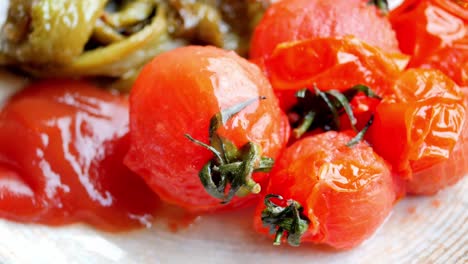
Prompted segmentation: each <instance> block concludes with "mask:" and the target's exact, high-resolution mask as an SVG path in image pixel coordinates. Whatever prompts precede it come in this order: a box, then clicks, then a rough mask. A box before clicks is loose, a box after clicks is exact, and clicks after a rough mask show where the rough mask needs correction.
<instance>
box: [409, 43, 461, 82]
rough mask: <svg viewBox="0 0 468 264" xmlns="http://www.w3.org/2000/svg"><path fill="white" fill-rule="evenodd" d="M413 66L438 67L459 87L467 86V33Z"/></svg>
mask: <svg viewBox="0 0 468 264" xmlns="http://www.w3.org/2000/svg"><path fill="white" fill-rule="evenodd" d="M413 66H414V67H418V68H423V69H438V70H440V71H442V72H443V73H444V74H446V75H447V76H448V77H450V78H451V79H452V80H454V81H455V82H456V83H457V84H458V85H459V86H461V87H468V35H467V36H466V37H465V39H463V40H460V41H456V42H454V43H453V45H452V46H449V47H445V48H442V49H439V50H437V51H436V52H434V53H432V54H430V56H428V57H426V58H424V59H423V60H422V61H421V62H420V64H419V65H413Z"/></svg>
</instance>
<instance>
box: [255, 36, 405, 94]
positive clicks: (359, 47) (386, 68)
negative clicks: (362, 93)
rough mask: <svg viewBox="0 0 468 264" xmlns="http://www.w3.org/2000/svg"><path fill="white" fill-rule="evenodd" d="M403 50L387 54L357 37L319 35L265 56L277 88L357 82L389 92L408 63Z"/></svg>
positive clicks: (335, 86)
mask: <svg viewBox="0 0 468 264" xmlns="http://www.w3.org/2000/svg"><path fill="white" fill-rule="evenodd" d="M407 60H408V58H407V57H406V56H404V55H401V54H393V55H389V54H385V53H384V52H382V51H381V50H379V49H377V48H374V47H372V46H370V45H367V44H366V43H364V42H362V41H360V40H358V39H357V38H354V37H344V38H316V39H309V40H303V41H296V42H289V43H283V44H281V45H279V46H278V47H277V48H276V49H275V51H274V53H273V55H272V56H271V57H270V58H268V59H265V61H264V67H265V71H266V72H267V74H268V77H269V78H270V81H271V83H272V86H273V88H274V89H275V90H281V91H286V90H298V89H302V88H304V87H312V86H314V85H315V86H317V87H318V88H319V89H320V90H331V89H336V90H340V91H342V90H345V89H348V88H350V87H352V86H354V85H356V84H364V85H368V86H370V87H372V88H373V89H374V91H375V92H377V94H380V95H382V94H385V91H386V90H388V88H389V86H390V85H391V83H392V82H393V80H394V79H395V78H396V77H397V76H398V75H399V74H400V72H401V70H402V69H403V68H404V67H405V66H406V62H407Z"/></svg>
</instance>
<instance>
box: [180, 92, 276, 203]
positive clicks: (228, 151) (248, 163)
mask: <svg viewBox="0 0 468 264" xmlns="http://www.w3.org/2000/svg"><path fill="white" fill-rule="evenodd" d="M264 99H266V98H265V97H258V98H253V99H249V100H247V101H245V102H242V103H239V104H237V105H234V106H232V107H230V108H227V109H225V110H223V111H221V112H219V113H217V114H216V115H214V116H213V117H212V118H211V120H210V128H209V132H208V133H209V140H210V145H208V144H205V143H203V142H201V141H199V140H196V139H194V138H193V137H191V136H190V135H188V134H186V135H185V137H187V138H188V139H189V140H190V141H192V142H193V143H195V144H197V145H199V146H201V147H203V148H205V149H207V150H209V151H210V152H212V153H213V155H214V157H213V159H212V160H210V161H208V162H207V163H206V164H205V166H204V167H203V168H202V170H201V171H200V172H199V178H200V182H201V183H202V185H203V187H204V188H205V190H206V191H207V192H208V194H210V195H211V196H213V197H215V198H217V199H220V200H221V203H223V204H226V203H229V202H230V201H231V200H232V198H233V197H234V196H235V195H237V196H239V197H242V196H246V195H249V194H251V193H253V194H258V193H260V191H261V187H260V185H259V184H258V183H257V182H255V181H254V180H253V179H252V174H253V173H254V172H268V171H270V170H271V168H272V167H273V163H274V161H273V159H271V158H269V157H262V156H261V152H262V151H261V147H260V146H259V145H257V144H255V143H253V142H247V143H246V144H245V145H243V146H242V147H241V148H240V149H239V148H238V147H237V146H235V145H234V143H233V142H231V141H230V140H228V139H227V138H223V137H221V136H220V135H219V134H218V133H217V130H218V128H219V127H220V126H222V125H225V124H226V123H227V122H228V121H229V119H231V118H232V117H233V116H234V115H236V114H237V113H239V112H240V111H242V110H243V109H244V108H246V107H247V106H249V105H251V104H252V103H253V102H256V101H258V100H264Z"/></svg>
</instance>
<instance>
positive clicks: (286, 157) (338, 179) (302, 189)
mask: <svg viewBox="0 0 468 264" xmlns="http://www.w3.org/2000/svg"><path fill="white" fill-rule="evenodd" d="M353 136H354V133H353V132H350V131H348V132H334V131H329V132H325V133H322V134H318V135H315V136H309V137H305V138H303V139H301V140H299V141H297V142H295V143H294V144H293V145H291V146H290V147H288V148H287V149H286V150H285V151H284V152H283V154H282V155H281V157H280V158H279V159H278V162H277V164H276V166H275V168H274V169H273V171H272V175H271V179H270V183H269V185H268V189H267V190H266V192H265V193H266V194H277V195H281V196H282V197H283V198H284V199H285V200H288V199H293V200H295V201H297V202H299V203H300V204H301V205H302V207H303V214H304V215H305V216H307V218H308V219H309V220H310V223H309V228H308V230H307V231H306V233H305V234H304V235H303V236H302V239H301V242H314V243H324V244H327V245H330V246H332V247H334V248H339V249H348V248H352V247H355V246H357V245H359V244H360V243H362V242H363V241H364V240H365V239H366V238H368V237H370V236H371V235H372V234H373V233H374V232H375V230H376V229H377V228H378V227H379V226H380V225H381V224H382V223H383V222H384V220H385V218H386V217H387V216H388V215H389V213H390V211H391V209H392V207H393V203H394V202H395V190H394V185H393V182H392V177H391V173H390V169H389V167H388V165H387V164H386V162H385V161H384V160H383V159H382V158H381V157H379V156H378V155H377V154H375V153H374V151H373V150H372V148H371V147H370V146H368V145H367V144H366V143H363V142H360V143H358V144H357V145H355V146H353V147H351V148H350V147H348V146H346V144H347V143H348V142H349V141H350V140H351V139H352V138H353ZM264 209H265V205H264V204H263V203H261V204H259V206H258V207H257V210H256V214H255V219H254V226H255V229H256V230H257V231H258V232H260V233H268V229H267V228H266V227H265V226H264V225H263V224H262V220H261V213H262V211H263V210H264Z"/></svg>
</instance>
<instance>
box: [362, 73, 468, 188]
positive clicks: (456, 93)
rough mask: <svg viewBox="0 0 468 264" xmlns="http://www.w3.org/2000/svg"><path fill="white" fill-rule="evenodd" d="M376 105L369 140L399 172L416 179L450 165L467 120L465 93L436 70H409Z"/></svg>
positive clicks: (404, 176)
mask: <svg viewBox="0 0 468 264" xmlns="http://www.w3.org/2000/svg"><path fill="white" fill-rule="evenodd" d="M393 93H394V94H393V95H392V96H388V97H386V98H384V99H383V101H382V102H381V103H380V104H379V105H378V106H377V111H376V115H375V121H374V124H373V125H372V126H371V127H370V129H369V133H368V138H369V141H370V143H371V144H372V146H373V148H374V149H375V151H376V152H377V153H378V154H380V155H381V156H382V157H383V158H384V159H385V160H387V161H388V162H390V163H391V164H392V167H393V170H394V172H395V173H397V174H399V175H400V176H402V177H403V178H405V179H407V180H409V181H411V174H412V173H416V172H419V171H423V170H426V169H428V168H430V167H432V166H434V165H435V164H437V163H440V162H443V161H445V160H447V159H448V158H449V156H450V154H451V152H452V150H453V148H454V146H455V145H456V144H457V142H458V141H459V139H460V135H461V133H462V128H463V125H464V122H465V119H466V117H465V116H466V113H465V112H466V110H465V105H464V96H463V94H462V92H461V90H460V88H459V87H458V86H457V85H456V84H455V83H454V82H453V81H452V80H451V79H450V78H448V77H447V76H445V75H444V74H442V73H441V72H439V71H436V70H424V69H410V70H408V71H406V72H404V73H403V74H402V75H401V76H400V78H399V79H397V80H396V81H395V84H394V86H393Z"/></svg>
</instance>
